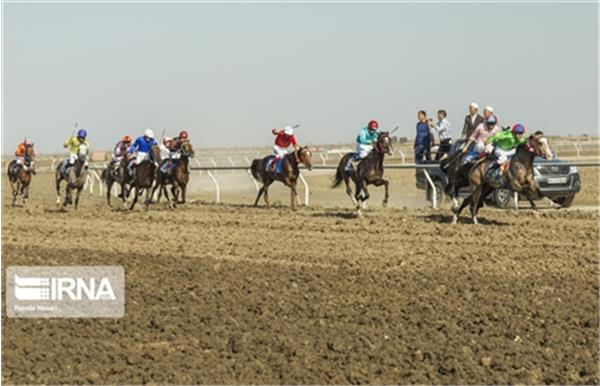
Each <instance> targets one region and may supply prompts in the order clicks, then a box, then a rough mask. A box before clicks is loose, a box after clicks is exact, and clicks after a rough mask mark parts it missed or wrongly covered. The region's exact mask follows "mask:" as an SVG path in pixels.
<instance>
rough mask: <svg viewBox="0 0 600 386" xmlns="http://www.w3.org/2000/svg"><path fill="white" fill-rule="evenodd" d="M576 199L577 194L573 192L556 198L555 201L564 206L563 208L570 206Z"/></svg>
mask: <svg viewBox="0 0 600 386" xmlns="http://www.w3.org/2000/svg"><path fill="white" fill-rule="evenodd" d="M574 199H575V195H574V194H571V195H570V196H566V197H561V198H556V199H554V202H556V203H557V204H559V205H560V206H562V207H563V208H568V207H570V206H571V205H573V200H574Z"/></svg>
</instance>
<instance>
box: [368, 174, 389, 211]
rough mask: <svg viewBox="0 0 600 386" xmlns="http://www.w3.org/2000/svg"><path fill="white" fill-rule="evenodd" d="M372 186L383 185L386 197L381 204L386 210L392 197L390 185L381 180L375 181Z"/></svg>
mask: <svg viewBox="0 0 600 386" xmlns="http://www.w3.org/2000/svg"><path fill="white" fill-rule="evenodd" d="M372 184H373V185H375V186H381V185H383V187H384V188H385V196H384V197H383V202H382V203H381V205H383V207H384V208H385V207H386V206H387V203H388V198H389V197H390V195H389V185H390V184H389V182H388V180H384V179H383V178H380V179H378V180H375V181H373V182H372Z"/></svg>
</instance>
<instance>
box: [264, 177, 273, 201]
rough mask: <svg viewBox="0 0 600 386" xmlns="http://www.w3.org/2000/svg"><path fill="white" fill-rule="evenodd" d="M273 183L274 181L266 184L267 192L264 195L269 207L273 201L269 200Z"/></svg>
mask: <svg viewBox="0 0 600 386" xmlns="http://www.w3.org/2000/svg"><path fill="white" fill-rule="evenodd" d="M272 183H273V181H270V182H267V183H266V184H265V186H264V187H265V194H264V196H263V199H264V200H265V204H266V205H267V207H269V206H271V203H270V202H269V186H271V184H272Z"/></svg>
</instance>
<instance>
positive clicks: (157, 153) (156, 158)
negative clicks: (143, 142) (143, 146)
mask: <svg viewBox="0 0 600 386" xmlns="http://www.w3.org/2000/svg"><path fill="white" fill-rule="evenodd" d="M150 152H151V153H152V159H153V160H154V162H157V163H159V164H160V163H161V162H162V158H161V156H160V147H159V146H158V145H153V146H152V148H151V149H150Z"/></svg>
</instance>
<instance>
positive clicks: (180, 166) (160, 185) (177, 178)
mask: <svg viewBox="0 0 600 386" xmlns="http://www.w3.org/2000/svg"><path fill="white" fill-rule="evenodd" d="M179 154H180V158H179V159H178V160H176V161H175V162H176V165H175V169H174V170H172V171H171V172H170V173H163V172H162V171H161V170H160V169H158V170H157V171H156V183H155V184H154V188H153V189H152V197H154V192H156V190H157V189H158V198H157V202H160V197H161V195H162V193H163V192H164V194H165V197H166V198H167V201H168V202H169V207H171V208H174V207H175V205H176V203H180V204H185V192H186V187H187V184H188V182H189V181H190V170H189V168H188V166H189V159H190V157H193V156H194V149H193V147H192V144H191V143H189V142H188V141H185V142H183V143H182V144H181V147H180V149H179ZM165 162H168V161H165ZM167 185H171V193H172V194H173V200H171V199H170V198H169V194H168V192H167V187H166V186H167ZM180 191H181V200H180V201H179V199H178V197H179V192H180Z"/></svg>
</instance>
